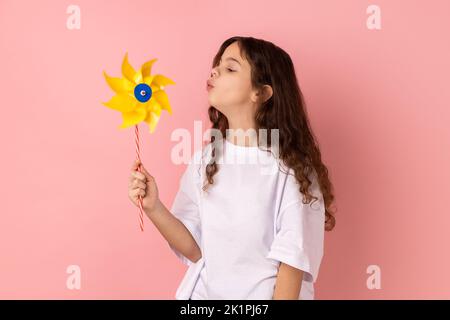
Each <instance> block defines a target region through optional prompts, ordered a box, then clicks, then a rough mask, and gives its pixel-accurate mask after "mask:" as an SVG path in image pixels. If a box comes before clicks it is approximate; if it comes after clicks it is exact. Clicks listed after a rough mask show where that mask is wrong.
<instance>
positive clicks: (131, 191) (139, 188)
mask: <svg viewBox="0 0 450 320" xmlns="http://www.w3.org/2000/svg"><path fill="white" fill-rule="evenodd" d="M139 165H141V169H142V172H139V171H137V169H138V167H139ZM139 195H141V196H142V206H143V209H144V210H145V212H146V213H150V212H152V211H153V210H155V208H156V207H157V205H158V203H159V194H158V186H157V185H156V182H155V178H154V177H153V176H151V175H150V174H149V173H148V172H147V170H145V168H144V165H142V163H141V162H139V160H136V161H135V162H134V163H133V166H132V167H131V174H130V179H129V183H128V197H129V198H130V200H131V202H133V203H134V205H135V206H137V207H139V198H138V197H139Z"/></svg>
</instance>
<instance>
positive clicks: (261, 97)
mask: <svg viewBox="0 0 450 320" xmlns="http://www.w3.org/2000/svg"><path fill="white" fill-rule="evenodd" d="M272 95H273V90H272V87H271V86H269V85H268V84H265V85H263V87H262V89H261V90H259V91H257V92H256V93H255V94H254V95H252V101H253V102H260V103H264V102H266V101H267V100H269V99H270V97H272Z"/></svg>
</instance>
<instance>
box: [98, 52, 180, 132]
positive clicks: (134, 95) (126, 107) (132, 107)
mask: <svg viewBox="0 0 450 320" xmlns="http://www.w3.org/2000/svg"><path fill="white" fill-rule="evenodd" d="M155 61H157V59H153V60H150V61H147V62H145V63H144V64H143V65H142V67H141V69H140V70H138V71H136V70H134V68H133V67H132V66H131V65H130V63H129V62H128V53H125V57H124V59H123V62H122V75H123V77H122V78H113V77H110V76H108V75H107V74H106V72H104V71H103V74H104V76H105V79H106V82H107V83H108V85H109V86H110V87H111V89H112V90H114V92H115V93H116V95H115V96H113V97H112V98H111V100H109V101H108V102H103V104H104V105H105V106H107V107H108V108H111V109H113V110H117V111H120V112H121V113H122V118H123V122H122V124H121V125H120V126H119V128H121V129H123V128H128V127H130V126H133V125H137V124H138V123H140V122H141V121H145V122H146V123H147V124H148V126H149V128H150V133H153V131H154V130H155V127H156V125H157V124H158V121H159V118H160V116H161V110H166V111H167V112H169V114H170V115H171V114H172V109H171V107H170V104H169V99H168V97H167V94H166V92H165V91H164V88H165V86H167V85H170V84H175V82H173V81H172V80H171V79H169V78H167V77H165V76H163V75H161V74H156V75H152V74H151V71H152V66H153V63H155Z"/></svg>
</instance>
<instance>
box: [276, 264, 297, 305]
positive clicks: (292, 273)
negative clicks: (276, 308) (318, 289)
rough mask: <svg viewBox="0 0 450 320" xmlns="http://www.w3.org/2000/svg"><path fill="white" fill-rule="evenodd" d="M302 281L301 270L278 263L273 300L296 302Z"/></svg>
mask: <svg viewBox="0 0 450 320" xmlns="http://www.w3.org/2000/svg"><path fill="white" fill-rule="evenodd" d="M302 280H303V270H300V269H297V268H294V267H292V266H290V265H288V264H286V263H283V262H280V267H279V269H278V275H277V281H276V284H275V290H274V294H273V300H298V297H299V294H300V290H301V287H302Z"/></svg>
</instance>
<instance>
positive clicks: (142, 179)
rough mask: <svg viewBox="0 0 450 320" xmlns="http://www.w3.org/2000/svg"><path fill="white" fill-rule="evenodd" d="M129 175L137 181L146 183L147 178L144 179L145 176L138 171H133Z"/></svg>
mask: <svg viewBox="0 0 450 320" xmlns="http://www.w3.org/2000/svg"><path fill="white" fill-rule="evenodd" d="M131 175H132V176H133V177H134V178H135V179H139V180H141V181H143V182H145V181H147V178H146V177H145V175H144V174H143V173H141V172H139V171H133V172H131Z"/></svg>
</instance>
